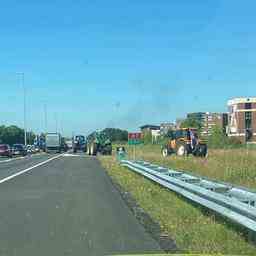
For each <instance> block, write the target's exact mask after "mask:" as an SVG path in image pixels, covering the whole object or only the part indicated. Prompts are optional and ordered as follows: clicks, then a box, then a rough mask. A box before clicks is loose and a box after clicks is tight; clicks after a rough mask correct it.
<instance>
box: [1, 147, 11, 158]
mask: <svg viewBox="0 0 256 256" xmlns="http://www.w3.org/2000/svg"><path fill="white" fill-rule="evenodd" d="M0 156H6V157H12V150H11V148H10V146H9V145H8V144H0Z"/></svg>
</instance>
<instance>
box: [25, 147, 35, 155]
mask: <svg viewBox="0 0 256 256" xmlns="http://www.w3.org/2000/svg"><path fill="white" fill-rule="evenodd" d="M26 150H27V153H28V154H32V153H34V152H33V146H32V145H27V147H26Z"/></svg>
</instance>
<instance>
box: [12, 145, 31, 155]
mask: <svg viewBox="0 0 256 256" xmlns="http://www.w3.org/2000/svg"><path fill="white" fill-rule="evenodd" d="M12 154H13V155H14V156H26V155H27V149H26V147H25V145H23V144H14V145H13V146H12Z"/></svg>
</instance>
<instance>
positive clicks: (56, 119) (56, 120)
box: [55, 113, 58, 133]
mask: <svg viewBox="0 0 256 256" xmlns="http://www.w3.org/2000/svg"><path fill="white" fill-rule="evenodd" d="M55 125H56V133H57V132H58V117H57V113H55Z"/></svg>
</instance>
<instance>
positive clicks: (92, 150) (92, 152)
mask: <svg viewBox="0 0 256 256" xmlns="http://www.w3.org/2000/svg"><path fill="white" fill-rule="evenodd" d="M91 155H93V156H96V155H97V151H96V148H95V144H94V143H92V145H91Z"/></svg>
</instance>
